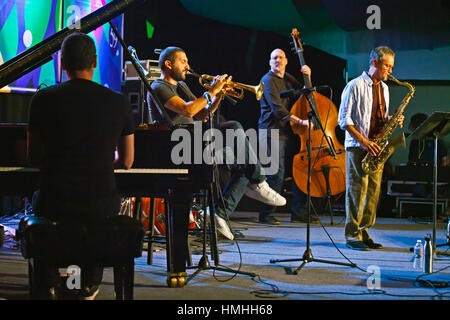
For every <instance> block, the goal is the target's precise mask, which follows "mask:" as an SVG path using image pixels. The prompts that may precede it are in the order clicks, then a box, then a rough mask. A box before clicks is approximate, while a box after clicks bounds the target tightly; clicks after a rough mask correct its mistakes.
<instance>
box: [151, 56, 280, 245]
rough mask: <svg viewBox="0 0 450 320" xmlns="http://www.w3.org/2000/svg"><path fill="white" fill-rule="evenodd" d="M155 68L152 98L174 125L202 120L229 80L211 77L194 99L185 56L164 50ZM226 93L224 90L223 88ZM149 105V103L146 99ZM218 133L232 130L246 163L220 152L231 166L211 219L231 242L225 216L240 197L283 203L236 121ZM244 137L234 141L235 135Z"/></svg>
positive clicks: (227, 167) (228, 78) (223, 124)
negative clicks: (251, 159)
mask: <svg viewBox="0 0 450 320" xmlns="http://www.w3.org/2000/svg"><path fill="white" fill-rule="evenodd" d="M159 67H160V68H161V77H160V78H159V79H157V80H155V81H154V82H153V83H152V85H151V86H152V89H153V93H154V95H155V96H156V97H157V98H158V99H159V101H160V103H161V104H162V105H163V106H164V107H165V108H166V109H168V113H169V116H170V117H172V118H173V120H174V122H175V123H178V124H182V123H193V118H195V119H197V120H203V119H205V118H206V116H207V115H208V114H209V111H208V110H207V109H206V107H207V106H208V101H211V106H210V108H211V110H212V112H214V111H215V110H216V109H217V107H218V106H219V104H220V102H221V101H222V99H223V97H224V92H223V89H224V86H225V85H226V83H227V82H228V81H229V80H231V77H228V75H226V74H225V75H221V76H216V77H214V80H213V81H212V82H211V84H210V88H209V89H208V91H206V92H205V93H204V95H203V96H202V97H199V98H197V97H195V95H194V94H193V93H192V92H191V90H190V89H189V88H188V86H187V85H186V83H185V82H184V80H185V79H186V74H187V72H188V70H189V63H188V58H187V56H186V53H185V52H184V50H183V49H181V48H178V47H168V48H166V49H164V50H163V51H162V52H161V54H160V56H159ZM225 89H226V87H225ZM147 101H151V99H147ZM219 129H220V130H221V131H222V132H223V131H224V130H226V129H232V130H234V132H235V135H236V140H237V144H238V145H237V146H236V149H237V150H238V149H242V150H246V156H245V157H246V159H245V160H246V161H245V163H244V164H240V163H237V161H236V156H235V155H234V154H230V152H229V151H230V150H229V149H228V148H224V151H223V157H224V159H225V158H228V157H233V158H234V161H233V164H231V165H229V164H228V163H229V162H227V165H225V167H226V169H228V170H229V171H231V172H232V177H231V179H230V180H229V181H228V184H227V186H226V187H225V189H224V191H223V200H224V201H223V202H222V201H217V203H216V208H215V219H216V224H217V230H218V231H219V232H220V233H221V234H222V235H224V236H225V237H226V238H228V239H230V240H233V238H234V236H233V233H232V232H231V231H230V229H229V226H228V224H227V218H228V216H229V215H230V214H231V213H233V211H234V210H235V209H236V207H237V205H238V203H239V201H240V200H241V198H242V197H243V195H244V193H245V194H246V195H247V196H249V197H251V198H254V199H256V200H259V201H261V202H264V203H266V204H270V205H273V206H283V205H285V204H286V199H285V198H283V197H282V196H281V195H279V194H278V193H277V192H275V191H274V190H272V189H271V188H270V187H269V185H268V184H267V182H266V179H265V176H264V172H263V171H262V167H261V164H260V163H259V161H258V160H257V158H256V155H255V152H254V151H253V149H252V147H251V145H250V143H249V141H248V138H247V137H246V136H245V134H244V131H243V130H242V126H241V124H240V123H239V122H236V121H226V122H223V123H221V124H220V128H219ZM241 134H242V135H244V137H241V138H240V137H238V135H241ZM252 156H253V159H255V160H256V161H255V162H256V163H254V164H252V163H251V162H250V161H248V159H249V158H250V157H252Z"/></svg>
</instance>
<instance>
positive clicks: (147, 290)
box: [0, 212, 450, 303]
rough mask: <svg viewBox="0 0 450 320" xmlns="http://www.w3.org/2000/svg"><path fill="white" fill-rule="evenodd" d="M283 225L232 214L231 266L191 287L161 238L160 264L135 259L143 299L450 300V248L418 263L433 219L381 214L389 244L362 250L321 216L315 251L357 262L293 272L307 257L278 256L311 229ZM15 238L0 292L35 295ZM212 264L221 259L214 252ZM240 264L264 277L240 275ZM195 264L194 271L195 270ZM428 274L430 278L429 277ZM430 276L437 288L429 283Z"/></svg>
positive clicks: (6, 251)
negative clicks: (419, 245) (178, 281)
mask: <svg viewBox="0 0 450 320" xmlns="http://www.w3.org/2000/svg"><path fill="white" fill-rule="evenodd" d="M276 216H277V218H278V219H279V220H280V221H281V225H279V226H272V225H264V224H260V223H258V222H257V213H256V212H236V213H234V214H233V215H232V216H231V224H232V228H233V230H235V231H237V232H238V233H241V234H242V235H243V236H242V237H241V238H238V239H237V240H236V241H228V240H223V239H221V240H220V242H219V246H218V247H219V251H220V255H219V257H220V265H219V266H220V267H225V268H230V272H222V271H213V270H204V271H202V272H200V273H199V274H198V275H197V276H196V277H194V278H193V279H192V280H191V281H189V282H188V283H187V285H186V286H184V287H183V288H168V287H167V285H166V255H165V249H164V246H162V245H159V246H158V247H157V250H156V251H155V252H154V253H153V265H147V251H144V253H143V256H142V257H141V258H138V259H136V260H135V263H136V267H135V270H136V272H135V289H134V297H135V299H136V300H179V301H178V302H175V303H181V301H182V300H228V301H231V300H253V301H255V302H256V300H261V301H263V300H267V299H270V301H271V302H272V303H276V301H278V300H303V299H306V300H357V299H361V300H415V299H419V300H433V299H434V300H435V299H450V294H449V292H450V289H449V287H443V288H438V287H437V286H438V285H439V284H442V283H444V284H445V283H447V284H450V256H449V254H450V250H449V247H448V246H444V247H440V248H438V249H439V250H438V251H437V255H436V256H435V259H434V269H433V270H434V272H436V273H433V274H423V272H422V269H421V268H420V267H419V268H415V266H414V259H413V253H412V252H410V248H411V247H413V246H414V245H415V243H416V240H417V239H422V240H423V239H424V237H425V236H426V235H427V234H431V233H432V224H431V223H419V222H417V221H412V220H409V219H393V218H379V219H378V220H377V222H376V224H375V227H374V228H373V229H372V230H371V232H370V233H371V235H372V238H373V239H374V240H375V241H376V242H380V243H382V244H383V246H384V247H383V249H381V250H371V251H365V252H360V251H354V250H350V249H348V248H347V247H346V246H345V240H344V231H343V227H344V219H345V217H344V216H342V215H339V216H335V217H334V224H333V225H331V224H330V217H329V216H321V221H322V224H323V226H322V225H320V224H314V225H312V226H311V228H310V235H311V236H310V240H311V241H310V248H311V251H312V254H313V256H314V258H316V259H323V260H327V261H331V262H341V263H349V262H352V263H354V264H356V267H350V266H341V265H336V264H334V263H320V262H310V263H306V264H305V266H304V267H303V268H302V269H301V270H300V271H299V272H298V274H293V272H292V271H293V270H295V269H296V268H297V267H298V266H299V265H300V264H301V261H294V262H277V263H270V260H271V259H296V258H301V257H302V255H303V253H304V252H305V250H306V234H307V228H306V224H304V223H290V222H289V215H287V214H277V215H276ZM445 228H446V224H445V223H438V224H437V232H436V236H437V241H436V243H437V244H441V243H446V235H445ZM190 241H191V249H192V259H193V263H194V264H197V262H198V260H199V259H200V257H201V248H202V245H201V242H200V238H199V237H195V236H191V237H190ZM15 245H16V243H15V242H14V241H12V240H9V241H6V242H5V244H4V247H3V248H2V249H0V297H1V298H3V299H7V300H27V299H28V275H27V270H28V269H27V262H26V261H25V260H24V259H23V258H22V256H21V254H20V252H19V250H18V249H17V247H16V246H15ZM209 259H210V262H211V265H213V266H214V263H213V261H212V260H211V257H209ZM234 270H242V271H244V272H250V273H254V274H255V275H256V276H255V277H251V276H248V275H240V274H235V273H234V272H233V271H234ZM194 271H195V270H188V275H191V274H193V273H194ZM421 280H427V281H421ZM424 283H428V284H430V285H431V287H425V286H424V285H423V284H424ZM113 299H114V293H113V274H112V268H106V269H105V272H104V277H103V282H102V285H101V288H100V293H99V294H98V296H97V298H96V300H113Z"/></svg>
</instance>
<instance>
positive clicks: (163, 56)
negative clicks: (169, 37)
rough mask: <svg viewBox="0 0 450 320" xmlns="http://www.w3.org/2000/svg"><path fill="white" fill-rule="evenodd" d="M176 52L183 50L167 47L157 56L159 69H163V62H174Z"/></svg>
mask: <svg viewBox="0 0 450 320" xmlns="http://www.w3.org/2000/svg"><path fill="white" fill-rule="evenodd" d="M177 52H185V51H184V50H183V49H181V48H178V47H167V48H165V49H164V50H163V51H161V53H160V54H159V63H158V65H159V67H160V68H161V69H165V68H166V67H165V64H164V63H165V61H166V60H169V61H170V62H171V63H174V62H175V56H176V54H177Z"/></svg>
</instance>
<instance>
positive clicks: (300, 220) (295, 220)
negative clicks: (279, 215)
mask: <svg viewBox="0 0 450 320" xmlns="http://www.w3.org/2000/svg"><path fill="white" fill-rule="evenodd" d="M319 221H320V220H319V219H318V218H316V217H311V223H319ZM291 222H292V223H308V217H302V216H291Z"/></svg>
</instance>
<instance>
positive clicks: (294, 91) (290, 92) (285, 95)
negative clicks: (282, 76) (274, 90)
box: [280, 85, 328, 99]
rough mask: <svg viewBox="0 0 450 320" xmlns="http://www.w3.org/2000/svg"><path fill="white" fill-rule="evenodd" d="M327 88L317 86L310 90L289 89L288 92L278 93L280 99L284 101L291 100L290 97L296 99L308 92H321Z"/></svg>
mask: <svg viewBox="0 0 450 320" xmlns="http://www.w3.org/2000/svg"><path fill="white" fill-rule="evenodd" d="M325 88H328V86H327V85H325V86H318V87H312V88H305V87H303V88H301V89H289V90H285V91H281V92H280V98H281V99H284V98H291V97H295V98H298V97H300V96H301V95H302V94H305V93H306V94H308V93H310V92H313V91H318V90H322V89H325Z"/></svg>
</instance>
